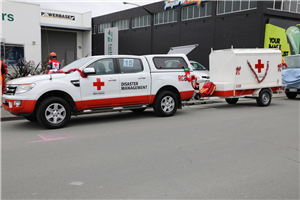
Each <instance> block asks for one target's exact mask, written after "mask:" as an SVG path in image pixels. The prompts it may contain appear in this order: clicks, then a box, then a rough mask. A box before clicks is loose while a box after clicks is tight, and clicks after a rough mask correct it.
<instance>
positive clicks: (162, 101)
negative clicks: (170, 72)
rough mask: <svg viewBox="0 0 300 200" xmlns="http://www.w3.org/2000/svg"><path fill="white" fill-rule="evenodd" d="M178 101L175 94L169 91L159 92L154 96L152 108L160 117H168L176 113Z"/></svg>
mask: <svg viewBox="0 0 300 200" xmlns="http://www.w3.org/2000/svg"><path fill="white" fill-rule="evenodd" d="M177 107H178V101H177V98H176V95H175V94H174V93H173V92H170V91H163V92H160V93H159V94H158V95H157V97H156V98H155V101H154V104H153V109H154V112H155V113H156V114H157V115H158V116H161V117H169V116H172V115H174V114H175V113H176V111H177Z"/></svg>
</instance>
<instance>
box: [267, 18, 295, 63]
mask: <svg viewBox="0 0 300 200" xmlns="http://www.w3.org/2000/svg"><path fill="white" fill-rule="evenodd" d="M278 46H279V47H280V49H281V51H282V56H283V57H285V56H289V55H295V54H299V49H300V21H299V22H296V21H289V20H280V19H270V20H269V23H268V24H266V29H265V42H264V48H277V47H278Z"/></svg>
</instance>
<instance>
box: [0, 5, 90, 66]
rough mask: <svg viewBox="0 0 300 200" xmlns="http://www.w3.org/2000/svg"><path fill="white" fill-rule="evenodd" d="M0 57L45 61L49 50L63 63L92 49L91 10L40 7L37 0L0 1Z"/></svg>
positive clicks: (7, 59) (12, 60)
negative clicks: (72, 10) (23, 1)
mask: <svg viewBox="0 0 300 200" xmlns="http://www.w3.org/2000/svg"><path fill="white" fill-rule="evenodd" d="M0 10H1V13H2V23H1V25H0V41H1V58H4V60H5V62H6V63H7V64H15V63H17V62H18V61H19V60H20V58H25V60H26V61H29V60H32V61H34V62H35V64H38V63H39V62H42V63H44V62H46V61H47V58H48V55H49V53H50V52H55V53H56V54H57V59H58V61H60V62H62V64H63V65H66V64H68V63H70V62H72V61H74V60H76V59H78V58H82V57H85V56H86V55H87V54H90V52H91V43H92V42H91V35H92V33H91V12H88V13H83V14H81V13H70V12H64V11H56V10H46V9H42V8H40V5H39V4H31V3H22V2H12V1H3V2H2V5H1V3H0Z"/></svg>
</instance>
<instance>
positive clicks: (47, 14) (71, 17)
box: [41, 12, 75, 21]
mask: <svg viewBox="0 0 300 200" xmlns="http://www.w3.org/2000/svg"><path fill="white" fill-rule="evenodd" d="M41 16H42V17H50V18H57V19H67V20H72V21H75V16H74V15H65V14H59V13H52V12H41Z"/></svg>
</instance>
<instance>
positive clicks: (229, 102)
mask: <svg viewBox="0 0 300 200" xmlns="http://www.w3.org/2000/svg"><path fill="white" fill-rule="evenodd" d="M225 100H226V102H227V103H228V104H236V102H238V100H239V98H230V99H225Z"/></svg>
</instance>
